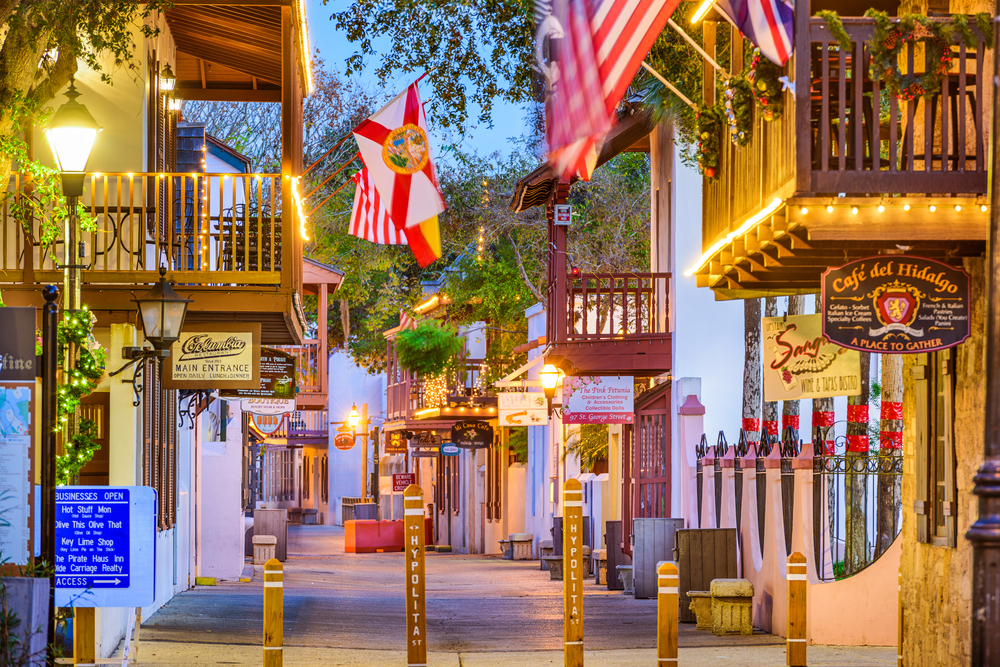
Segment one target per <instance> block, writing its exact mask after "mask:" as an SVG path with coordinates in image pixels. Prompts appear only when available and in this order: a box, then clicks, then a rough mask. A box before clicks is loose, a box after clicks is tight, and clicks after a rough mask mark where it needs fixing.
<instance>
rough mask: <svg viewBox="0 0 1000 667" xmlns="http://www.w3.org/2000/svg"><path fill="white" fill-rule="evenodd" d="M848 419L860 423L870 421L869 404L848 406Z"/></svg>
mask: <svg viewBox="0 0 1000 667" xmlns="http://www.w3.org/2000/svg"><path fill="white" fill-rule="evenodd" d="M847 421H849V422H860V423H863V424H867V423H868V406H867V405H848V406H847ZM866 451H867V450H866Z"/></svg>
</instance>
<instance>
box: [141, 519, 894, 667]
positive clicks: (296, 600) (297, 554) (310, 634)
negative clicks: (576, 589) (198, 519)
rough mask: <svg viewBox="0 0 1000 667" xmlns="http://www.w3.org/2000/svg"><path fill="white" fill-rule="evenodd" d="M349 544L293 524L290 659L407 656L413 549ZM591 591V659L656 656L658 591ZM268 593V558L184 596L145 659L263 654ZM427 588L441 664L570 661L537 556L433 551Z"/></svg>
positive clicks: (200, 661) (757, 638) (165, 615)
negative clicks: (248, 572) (348, 548)
mask: <svg viewBox="0 0 1000 667" xmlns="http://www.w3.org/2000/svg"><path fill="white" fill-rule="evenodd" d="M343 546H344V545H343V530H342V529H340V528H334V527H326V526H291V527H290V529H289V557H288V561H287V562H286V563H285V589H284V590H285V630H284V631H285V646H286V647H288V648H286V650H285V664H286V665H299V664H301V665H307V664H308V665H314V664H320V663H322V664H324V665H345V666H347V665H350V666H354V665H368V664H372V665H374V664H379V665H381V664H405V654H404V653H403V648H404V647H403V638H404V628H405V620H404V617H403V605H402V599H403V556H402V554H358V555H356V554H344V553H343ZM587 589H588V590H587V596H586V598H585V606H584V609H585V612H584V614H585V616H584V622H585V633H586V637H585V641H586V647H587V648H588V649H590V650H592V651H594V654H593V656H592V657H593V659H592V660H590V662H592V663H593V664H604V663H605V662H607V664H615V665H629V664H633V662H634V664H652V663H655V653H654V650H653V649H654V648H655V646H656V633H655V620H656V603H655V601H654V600H635V599H633V598H631V597H628V596H625V595H623V594H621V593H620V592H611V591H608V590H607V589H605V588H604V587H598V586H595V585H593V584H592V583H591V584H590V585H588V586H587ZM262 591H263V587H262V583H261V577H260V569H259V568H258V570H257V572H256V573H255V576H254V580H253V581H252V582H251V583H222V584H220V585H218V586H214V587H198V588H196V589H195V590H192V591H188V592H186V593H182V594H181V595H178V596H176V597H175V598H174V599H173V600H171V601H170V602H169V603H167V605H166V606H165V607H163V608H162V609H161V610H160V611H158V612H157V613H155V614H153V615H152V616H151V617H150V618H148V619H147V620H146V622H145V623H144V625H143V631H142V646H141V647H140V652H139V658H140V664H142V665H164V666H166V665H223V664H229V665H234V664H235V665H256V664H260V659H261V658H260V656H261V648H260V646H261V628H262V626H261V623H262V621H261V618H262V613H263V602H262ZM427 596H428V604H427V608H428V628H427V634H428V646H429V649H430V652H431V657H430V658H429V664H431V665H442V666H444V665H456V666H457V665H462V666H463V667H468V666H469V665H483V666H484V667H485V666H486V665H493V664H510V665H535V664H537V665H548V664H561V663H562V654H561V652H560V649H561V644H562V597H561V596H562V585H561V583H560V582H553V581H550V580H549V574H548V572H542V571H540V570H539V569H538V563H537V562H536V561H505V560H501V559H498V558H491V557H482V556H461V555H452V554H437V553H428V554H427ZM680 646H681V647H682V649H684V650H682V654H681V655H682V658H683V657H684V656H689V657H690V658H691V659H695V658H696V657H697V656H700V655H703V656H704V658H705V659H711V660H712V661H715V660H718V658H719V657H720V656H723V655H726V654H728V655H730V656H734V657H735V656H736V655H737V654H738V655H740V660H741V664H748V665H749V664H760V665H765V664H766V665H770V664H775V665H779V664H784V643H783V642H782V641H781V640H780V638H774V637H771V636H769V635H763V634H757V635H754V636H752V637H725V638H722V637H715V636H713V635H711V634H710V633H706V632H698V631H697V630H695V628H694V625H687V624H684V625H681V628H680ZM751 647H753V648H754V649H755V651H754V652H753V654H752V655H753V656H755V657H751V655H750V653H748V652H747V649H748V648H751ZM623 649H627V650H623ZM637 649H639V650H637ZM851 651H853V653H852V652H851ZM512 652H513V653H512ZM516 652H527V653H521V654H518V653H516ZM811 657H818V655H817V654H816V653H815V652H813V653H811ZM890 658H891V659H890ZM831 659H834V660H835V661H834V662H826V663H824V662H821V661H820V662H817V661H816V660H813V659H811V660H810V664H831V665H834V664H836V665H855V664H858V665H860V664H873V665H875V664H890V663H892V662H894V660H895V649H894V648H893V649H875V650H872V649H868V650H867V651H866V650H864V649H848V650H847V652H844V651H841V652H840V653H838V654H836V655H832V656H831ZM857 659H863V660H867V661H863V662H857V661H856V660H857ZM758 660H760V661H758Z"/></svg>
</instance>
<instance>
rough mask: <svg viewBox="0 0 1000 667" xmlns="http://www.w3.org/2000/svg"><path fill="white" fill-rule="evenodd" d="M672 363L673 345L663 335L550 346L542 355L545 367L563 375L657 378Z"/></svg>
mask: <svg viewBox="0 0 1000 667" xmlns="http://www.w3.org/2000/svg"><path fill="white" fill-rule="evenodd" d="M672 362H673V343H672V341H671V336H670V334H666V333H665V334H659V335H655V336H650V337H647V338H637V337H632V336H629V337H625V336H622V337H620V338H613V337H608V338H602V339H600V340H593V341H571V342H567V343H553V344H552V345H550V346H549V347H548V349H547V350H546V352H545V363H550V364H553V365H554V366H556V367H557V368H559V369H560V370H562V371H563V373H565V374H566V375H631V376H633V377H656V376H658V375H662V374H664V373H667V372H669V371H670V369H671V367H672Z"/></svg>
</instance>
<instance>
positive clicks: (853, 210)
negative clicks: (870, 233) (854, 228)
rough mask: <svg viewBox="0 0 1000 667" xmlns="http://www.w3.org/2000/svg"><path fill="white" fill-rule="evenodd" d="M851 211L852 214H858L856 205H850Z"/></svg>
mask: <svg viewBox="0 0 1000 667" xmlns="http://www.w3.org/2000/svg"><path fill="white" fill-rule="evenodd" d="M851 213H853V214H854V215H857V214H858V207H857V206H852V207H851Z"/></svg>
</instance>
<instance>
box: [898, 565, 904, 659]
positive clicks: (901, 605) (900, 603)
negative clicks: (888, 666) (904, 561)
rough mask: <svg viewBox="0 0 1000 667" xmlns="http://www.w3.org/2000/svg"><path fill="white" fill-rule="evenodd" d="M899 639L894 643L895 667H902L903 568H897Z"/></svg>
mask: <svg viewBox="0 0 1000 667" xmlns="http://www.w3.org/2000/svg"><path fill="white" fill-rule="evenodd" d="M898 637H899V639H898V640H897V642H896V645H897V646H898V649H897V650H896V667H903V568H899V633H898Z"/></svg>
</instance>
